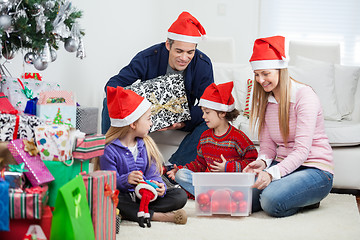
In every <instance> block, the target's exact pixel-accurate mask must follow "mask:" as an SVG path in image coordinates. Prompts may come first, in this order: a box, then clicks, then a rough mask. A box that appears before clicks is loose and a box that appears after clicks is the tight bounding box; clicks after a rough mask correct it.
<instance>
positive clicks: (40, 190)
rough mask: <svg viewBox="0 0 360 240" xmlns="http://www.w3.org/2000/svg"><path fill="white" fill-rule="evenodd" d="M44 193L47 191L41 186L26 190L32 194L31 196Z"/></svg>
mask: <svg viewBox="0 0 360 240" xmlns="http://www.w3.org/2000/svg"><path fill="white" fill-rule="evenodd" d="M44 191H45V189H44V188H43V187H40V186H36V187H32V188H26V189H25V192H26V193H30V194H36V193H37V194H40V193H42V192H44Z"/></svg>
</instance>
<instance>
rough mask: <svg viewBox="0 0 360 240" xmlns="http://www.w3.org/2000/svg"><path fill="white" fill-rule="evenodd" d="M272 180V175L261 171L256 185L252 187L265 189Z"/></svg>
mask: <svg viewBox="0 0 360 240" xmlns="http://www.w3.org/2000/svg"><path fill="white" fill-rule="evenodd" d="M271 180H272V176H271V174H270V173H268V172H265V171H261V172H259V173H258V177H257V179H256V182H255V183H254V185H253V186H252V187H253V188H257V189H260V190H261V189H264V188H266V187H267V186H268V185H269V184H270V183H271Z"/></svg>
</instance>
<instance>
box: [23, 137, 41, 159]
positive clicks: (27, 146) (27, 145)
mask: <svg viewBox="0 0 360 240" xmlns="http://www.w3.org/2000/svg"><path fill="white" fill-rule="evenodd" d="M23 143H24V151H25V152H28V153H29V154H30V156H36V155H37V154H38V153H39V150H38V149H37V147H36V145H35V142H34V139H31V140H30V141H29V140H27V139H23Z"/></svg>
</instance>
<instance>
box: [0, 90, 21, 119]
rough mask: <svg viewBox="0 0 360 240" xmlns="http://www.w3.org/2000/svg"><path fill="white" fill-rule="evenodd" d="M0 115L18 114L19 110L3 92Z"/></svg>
mask: <svg viewBox="0 0 360 240" xmlns="http://www.w3.org/2000/svg"><path fill="white" fill-rule="evenodd" d="M0 113H9V114H17V113H18V110H16V109H15V108H14V106H13V105H11V103H10V101H9V99H8V97H7V96H5V94H4V93H3V92H0Z"/></svg>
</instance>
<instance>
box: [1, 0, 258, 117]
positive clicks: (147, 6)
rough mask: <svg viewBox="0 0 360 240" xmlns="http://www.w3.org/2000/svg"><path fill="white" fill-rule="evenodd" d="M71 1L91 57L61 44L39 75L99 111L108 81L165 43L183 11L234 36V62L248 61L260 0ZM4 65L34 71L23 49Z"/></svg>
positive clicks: (212, 32)
mask: <svg viewBox="0 0 360 240" xmlns="http://www.w3.org/2000/svg"><path fill="white" fill-rule="evenodd" d="M72 4H73V6H75V7H76V8H77V9H79V10H82V11H83V17H82V18H81V19H80V21H79V23H80V26H81V28H83V29H84V31H85V34H86V35H85V37H84V44H85V51H86V55H87V57H86V58H85V59H83V60H80V59H79V58H76V57H75V55H76V53H69V52H66V51H65V50H64V48H63V44H61V46H60V50H59V51H57V54H58V58H57V60H56V61H55V62H53V63H51V64H49V67H48V68H47V69H46V70H44V71H42V72H41V74H42V75H43V78H44V80H46V81H54V82H59V83H60V84H61V86H62V88H63V89H65V90H71V91H73V92H74V93H75V94H76V97H77V101H78V102H79V103H80V104H81V105H85V106H95V107H99V109H100V110H101V109H102V99H103V88H104V85H105V83H106V82H107V80H108V79H109V78H110V77H111V76H113V75H115V74H117V73H118V72H119V70H120V69H121V68H122V67H124V66H125V65H127V64H128V63H129V61H130V59H131V58H132V57H133V56H134V55H135V54H136V53H137V52H138V51H139V50H142V49H144V48H146V47H148V46H151V45H153V44H155V43H158V42H161V41H164V40H165V39H166V33H167V29H168V28H169V27H170V25H171V24H172V22H174V21H175V19H176V18H177V16H178V15H179V14H180V13H181V12H182V11H189V12H190V13H191V14H193V15H194V16H195V17H196V18H197V19H198V20H199V21H200V23H201V24H202V25H203V26H204V28H205V30H206V31H207V34H208V36H209V37H232V38H234V40H235V47H236V48H235V50H236V53H235V60H236V62H241V63H246V62H248V59H249V57H250V55H251V51H252V44H253V41H254V39H256V37H257V30H258V0H254V1H253V0H219V1H217V0H182V1H174V0H136V1H124V0H103V1H94V0H90V1H89V0H73V1H72ZM25 53H26V52H25ZM25 53H23V54H25ZM6 66H7V68H8V69H9V70H10V72H11V74H12V75H13V76H14V77H19V76H20V75H21V74H22V72H23V71H26V72H36V69H35V68H33V67H32V66H31V65H27V64H25V66H24V67H23V55H22V54H21V53H17V56H16V57H15V59H13V60H12V61H11V64H6Z"/></svg>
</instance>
